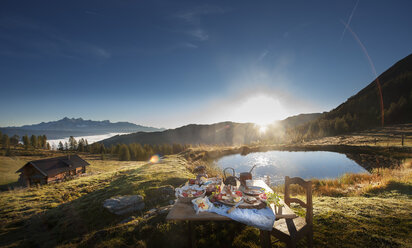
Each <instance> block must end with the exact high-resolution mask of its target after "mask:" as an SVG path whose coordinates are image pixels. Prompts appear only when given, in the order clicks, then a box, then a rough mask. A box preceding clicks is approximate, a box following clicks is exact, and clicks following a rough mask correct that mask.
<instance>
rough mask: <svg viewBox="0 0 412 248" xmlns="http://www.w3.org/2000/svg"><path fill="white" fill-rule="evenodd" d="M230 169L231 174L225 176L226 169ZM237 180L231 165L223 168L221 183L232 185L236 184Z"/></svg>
mask: <svg viewBox="0 0 412 248" xmlns="http://www.w3.org/2000/svg"><path fill="white" fill-rule="evenodd" d="M228 169H231V170H232V172H233V175H232V176H226V170H228ZM237 180H238V178H237V177H236V176H235V169H233V168H232V167H227V168H225V169H224V170H223V183H224V184H225V185H232V186H237Z"/></svg>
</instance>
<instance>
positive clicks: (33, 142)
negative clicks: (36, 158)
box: [30, 134, 37, 148]
mask: <svg viewBox="0 0 412 248" xmlns="http://www.w3.org/2000/svg"><path fill="white" fill-rule="evenodd" d="M30 145H31V146H32V147H33V148H36V147H37V137H36V135H34V134H33V135H32V136H31V137H30Z"/></svg>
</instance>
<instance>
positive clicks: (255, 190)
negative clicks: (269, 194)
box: [242, 186, 265, 196]
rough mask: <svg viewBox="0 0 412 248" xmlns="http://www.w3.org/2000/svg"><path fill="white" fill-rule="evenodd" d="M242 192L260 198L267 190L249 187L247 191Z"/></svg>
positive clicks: (244, 189)
mask: <svg viewBox="0 0 412 248" xmlns="http://www.w3.org/2000/svg"><path fill="white" fill-rule="evenodd" d="M242 192H243V193H245V194H246V195H252V196H258V195H260V194H262V193H265V189H264V188H262V187H258V186H248V187H247V189H246V188H243V189H242Z"/></svg>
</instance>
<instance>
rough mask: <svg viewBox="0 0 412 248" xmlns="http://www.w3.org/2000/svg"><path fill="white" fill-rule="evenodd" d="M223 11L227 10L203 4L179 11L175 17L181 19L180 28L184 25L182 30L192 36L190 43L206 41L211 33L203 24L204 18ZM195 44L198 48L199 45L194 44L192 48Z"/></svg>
mask: <svg viewBox="0 0 412 248" xmlns="http://www.w3.org/2000/svg"><path fill="white" fill-rule="evenodd" d="M223 13H225V11H224V10H223V8H221V7H218V6H211V5H202V6H197V7H194V8H191V9H187V10H185V11H181V12H178V13H176V14H175V15H174V16H173V17H174V19H177V20H178V21H180V26H181V27H179V28H182V27H183V31H181V32H182V33H184V34H186V35H187V36H188V37H189V38H191V39H190V40H191V42H189V43H190V44H193V43H194V42H197V43H199V42H205V41H207V40H209V38H210V34H209V32H208V31H207V30H206V28H205V27H204V24H203V22H204V19H205V18H207V17H209V16H211V15H218V14H223ZM195 46H196V48H197V47H198V46H199V45H195V44H193V46H190V48H195Z"/></svg>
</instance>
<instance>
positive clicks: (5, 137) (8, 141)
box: [2, 134, 10, 149]
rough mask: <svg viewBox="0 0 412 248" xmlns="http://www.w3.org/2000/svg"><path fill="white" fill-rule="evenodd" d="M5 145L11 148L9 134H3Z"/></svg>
mask: <svg viewBox="0 0 412 248" xmlns="http://www.w3.org/2000/svg"><path fill="white" fill-rule="evenodd" d="M2 144H3V147H4V148H6V149H8V148H10V138H9V136H8V135H7V134H5V135H3V141H2Z"/></svg>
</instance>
